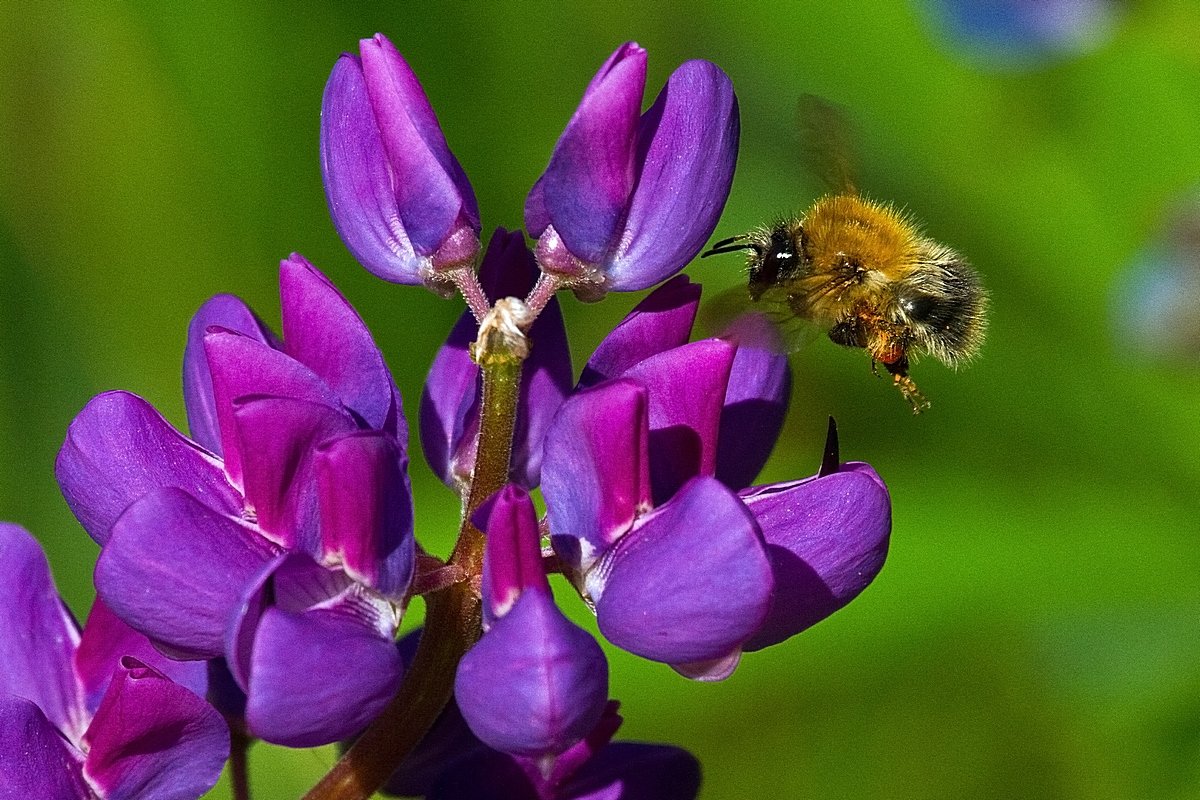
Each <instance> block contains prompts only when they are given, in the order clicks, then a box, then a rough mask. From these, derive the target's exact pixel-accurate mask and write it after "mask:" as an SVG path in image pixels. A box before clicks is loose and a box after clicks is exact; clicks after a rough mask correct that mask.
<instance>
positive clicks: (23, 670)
mask: <svg viewBox="0 0 1200 800" xmlns="http://www.w3.org/2000/svg"><path fill="white" fill-rule="evenodd" d="M172 678H174V680H172ZM204 685H205V680H204V667H203V665H200V664H194V663H191V664H184V663H177V662H172V661H170V660H168V659H166V658H164V657H163V656H162V655H161V654H159V653H157V652H155V651H154V650H153V648H152V647H151V646H150V643H149V642H148V641H147V640H146V639H145V638H144V637H141V636H139V635H138V634H136V633H134V632H133V631H131V630H129V629H128V628H126V627H125V626H123V625H122V624H121V623H120V621H118V620H117V619H116V618H115V617H113V616H112V615H111V614H110V613H109V612H108V611H107V609H105V608H104V606H103V604H102V603H101V602H100V601H97V604H96V605H95V606H94V607H93V609H92V613H91V615H90V616H89V618H88V623H87V625H86V626H85V628H84V630H83V633H82V636H81V635H80V632H79V629H78V627H77V626H76V624H75V621H74V620H73V619H72V618H71V615H70V613H69V612H68V611H67V609H66V607H65V606H64V605H63V603H62V601H61V600H60V599H59V597H58V593H57V591H56V590H55V588H54V582H53V579H52V578H51V577H50V568H49V565H48V564H47V563H46V557H45V556H44V555H43V554H42V551H41V548H40V547H38V544H37V542H36V541H35V540H34V538H33V537H32V536H30V535H29V534H28V533H27V532H26V531H25V530H24V529H22V528H20V527H18V526H16V525H12V524H8V523H0V797H4V798H14V799H15V798H35V797H36V798H54V800H95V798H101V800H148V799H149V798H164V800H165V799H166V798H172V799H174V800H189V799H190V798H197V797H199V796H200V795H202V794H204V793H205V792H207V791H208V790H209V789H211V788H212V787H213V785H214V784H215V783H216V781H217V778H218V777H219V775H220V773H221V767H222V765H223V764H224V762H225V759H226V758H227V757H228V755H229V728H228V727H227V725H226V723H225V720H224V719H222V718H221V715H220V714H218V713H217V711H216V710H215V709H213V708H212V707H211V706H209V705H208V704H207V703H205V702H204V700H203V699H202V696H203V692H204ZM198 693H199V694H198Z"/></svg>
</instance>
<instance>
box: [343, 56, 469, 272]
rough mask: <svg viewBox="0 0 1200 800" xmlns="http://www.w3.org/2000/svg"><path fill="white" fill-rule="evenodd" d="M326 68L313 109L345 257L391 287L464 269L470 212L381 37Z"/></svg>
mask: <svg viewBox="0 0 1200 800" xmlns="http://www.w3.org/2000/svg"><path fill="white" fill-rule="evenodd" d="M359 53H360V56H354V55H351V54H349V53H345V54H343V55H342V56H341V58H339V59H338V61H337V63H336V64H335V65H334V68H333V72H332V74H331V75H330V76H329V83H328V84H327V85H326V87H325V96H324V99H323V100H322V103H321V174H322V176H323V177H324V180H325V193H326V196H327V197H328V199H329V211H330V213H331V214H332V216H333V224H334V227H336V228H337V231H338V234H339V235H340V236H341V237H342V241H344V242H345V243H346V246H347V247H348V248H349V249H350V252H351V253H353V254H354V257H355V258H357V259H358V261H359V262H360V263H361V264H362V265H363V266H364V267H366V268H367V269H368V270H370V271H371V272H373V273H374V274H375V275H378V276H379V277H381V278H383V279H385V280H389V281H393V282H395V283H407V284H416V283H422V282H430V281H431V279H433V277H434V276H435V274H436V273H438V272H441V271H444V270H448V269H454V268H457V267H464V266H468V267H469V266H470V265H472V264H473V263H474V261H475V257H476V255H477V254H478V252H479V230H480V228H479V209H478V207H477V206H476V203H475V194H474V192H473V191H472V190H471V184H470V183H469V182H468V181H467V177H466V175H465V174H464V173H463V170H462V167H460V166H459V164H458V161H457V160H456V159H455V158H454V154H453V153H451V152H450V148H449V147H448V146H447V145H446V139H445V137H444V136H443V135H442V130H441V128H440V127H439V126H438V121H437V117H436V116H434V113H433V108H432V107H431V106H430V105H429V100H428V98H426V97H425V92H424V90H422V88H421V84H420V82H418V81H417V77H416V75H414V74H413V72H412V70H411V69H410V68H409V66H408V64H407V63H405V61H404V58H403V57H402V56H401V55H400V53H398V52H397V51H396V48H395V47H394V46H393V45H392V43H391V42H390V41H388V40H387V39H386V38H385V37H384V36H383V35H382V34H375V36H374V38H371V39H363V40H362V41H361V42H360V43H359Z"/></svg>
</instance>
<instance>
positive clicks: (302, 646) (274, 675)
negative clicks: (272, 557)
mask: <svg viewBox="0 0 1200 800" xmlns="http://www.w3.org/2000/svg"><path fill="white" fill-rule="evenodd" d="M365 609H366V606H365V604H362V603H358V604H347V605H344V606H339V607H334V608H328V609H314V610H310V611H306V612H302V613H293V612H289V611H285V610H283V609H281V608H278V607H273V608H269V609H267V610H266V611H265V612H264V613H263V615H262V619H261V620H260V621H259V625H258V631H257V635H256V637H255V641H254V649H253V656H252V658H251V664H250V685H249V688H248V690H247V692H246V696H247V701H246V723H247V725H248V726H249V727H250V730H251V731H252V732H253V733H254V734H255V735H257V736H259V737H261V738H262V739H264V740H266V741H268V742H272V743H274V744H282V745H286V746H288V747H315V746H318V745H323V744H329V743H330V742H334V741H337V740H339V739H345V738H348V737H350V736H353V735H354V734H356V733H358V732H359V731H361V730H362V729H363V728H364V727H366V725H367V724H368V723H369V722H370V721H371V720H372V719H374V717H375V716H376V715H378V714H379V712H380V711H382V710H383V707H384V706H385V705H386V704H387V702H388V700H390V699H391V697H392V695H394V694H395V693H396V689H397V687H398V686H399V685H400V679H401V675H402V673H403V664H402V663H401V659H400V654H399V652H398V651H397V650H396V646H395V644H394V643H393V642H392V637H391V634H390V633H388V632H383V631H380V630H379V626H378V620H376V619H372V618H371V613H370V611H369V610H365ZM393 630H394V629H393Z"/></svg>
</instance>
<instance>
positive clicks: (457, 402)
mask: <svg viewBox="0 0 1200 800" xmlns="http://www.w3.org/2000/svg"><path fill="white" fill-rule="evenodd" d="M477 330H478V326H477V325H476V324H475V318H474V317H473V316H471V313H470V312H469V311H468V312H465V313H463V315H462V316H461V317H460V318H459V320H458V322H457V323H456V324H455V325H454V328H453V329H452V330H451V331H450V336H449V338H447V339H446V343H445V344H443V345H442V346H441V348H440V349H439V350H438V352H437V355H436V356H434V358H433V365H432V366H430V368H429V377H428V378H426V380H425V389H424V391H423V392H422V393H421V407H420V411H419V414H418V420H419V424H420V430H421V451H422V452H423V453H424V454H425V460H426V461H427V462H428V463H429V468H430V469H432V470H433V474H435V475H437V476H438V477H439V478H441V479H442V482H443V483H445V484H446V485H447V486H449V487H450V488H452V489H458V487H459V483H460V481H466V480H469V478H470V475H471V471H472V469H474V465H475V451H474V448H473V447H470V448H466V452H465V453H464V448H465V446H466V445H467V444H473V442H470V440H471V439H473V438H474V437H473V435H472V432H473V431H474V430H475V428H474V425H473V424H472V421H473V420H477V419H478V417H479V414H478V411H477V410H474V406H475V404H476V403H477V402H478V401H479V367H477V366H476V365H475V362H474V361H472V360H471V353H470V351H469V350H468V348H469V347H470V345H471V343H472V342H474V341H475V335H476V331H477ZM464 455H467V456H469V459H464V457H463V456H464ZM464 461H465V462H466V463H464Z"/></svg>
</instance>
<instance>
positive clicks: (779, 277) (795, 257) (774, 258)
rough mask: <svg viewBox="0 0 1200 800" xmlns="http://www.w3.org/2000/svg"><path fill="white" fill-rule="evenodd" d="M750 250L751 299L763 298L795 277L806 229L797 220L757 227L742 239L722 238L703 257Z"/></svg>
mask: <svg viewBox="0 0 1200 800" xmlns="http://www.w3.org/2000/svg"><path fill="white" fill-rule="evenodd" d="M739 250H746V251H748V255H747V257H746V269H747V272H748V273H749V277H750V296H751V297H752V298H754V299H755V300H757V299H758V298H759V296H760V295H762V293H763V292H764V291H766V290H767V289H769V288H770V287H772V286H775V285H776V284H778V283H779V282H780V281H784V280H787V279H788V278H790V277H793V276H794V275H795V274H796V272H797V271H798V270H799V268H800V265H801V264H802V263H803V262H804V258H805V255H804V229H803V228H802V227H801V226H800V223H799V222H798V221H789V220H785V221H783V222H780V223H778V224H776V225H774V226H772V227H770V228H755V229H754V230H752V231H750V232H749V233H743V234H741V235H740V236H731V237H730V238H728V239H723V240H721V241H719V242H717V243H716V244H715V245H713V246H712V248H711V249H710V250H708V251H707V252H705V253H704V254H703V255H702V256H701V258H705V257H707V256H712V255H719V254H722V253H733V252H737V251H739Z"/></svg>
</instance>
